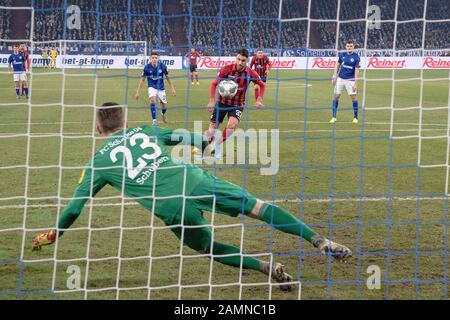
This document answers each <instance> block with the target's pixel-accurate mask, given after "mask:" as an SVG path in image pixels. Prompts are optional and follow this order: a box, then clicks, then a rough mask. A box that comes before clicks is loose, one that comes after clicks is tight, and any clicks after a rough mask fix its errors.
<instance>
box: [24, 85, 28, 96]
mask: <svg viewBox="0 0 450 320" xmlns="http://www.w3.org/2000/svg"><path fill="white" fill-rule="evenodd" d="M23 89H24V90H25V95H26V96H27V97H28V87H25V88H23Z"/></svg>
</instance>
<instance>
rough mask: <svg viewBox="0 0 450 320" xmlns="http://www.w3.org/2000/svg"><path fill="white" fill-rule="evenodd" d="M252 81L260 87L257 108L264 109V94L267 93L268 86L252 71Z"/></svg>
mask: <svg viewBox="0 0 450 320" xmlns="http://www.w3.org/2000/svg"><path fill="white" fill-rule="evenodd" d="M250 79H251V81H252V82H253V83H254V84H255V86H256V85H257V86H259V90H257V92H258V96H255V99H256V102H255V107H257V108H258V107H262V105H263V97H264V92H265V91H266V84H265V83H264V82H263V81H262V80H261V77H260V76H259V74H258V73H257V72H256V71H255V70H250ZM255 92H256V91H255Z"/></svg>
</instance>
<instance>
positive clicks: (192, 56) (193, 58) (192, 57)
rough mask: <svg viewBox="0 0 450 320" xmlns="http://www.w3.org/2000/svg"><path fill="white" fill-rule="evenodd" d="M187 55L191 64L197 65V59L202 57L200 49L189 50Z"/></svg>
mask: <svg viewBox="0 0 450 320" xmlns="http://www.w3.org/2000/svg"><path fill="white" fill-rule="evenodd" d="M186 57H189V64H190V65H191V66H195V65H197V60H198V59H200V54H199V53H198V51H195V52H194V53H192V52H191V51H189V52H188V53H186Z"/></svg>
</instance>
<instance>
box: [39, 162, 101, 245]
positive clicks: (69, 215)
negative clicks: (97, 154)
mask: <svg viewBox="0 0 450 320" xmlns="http://www.w3.org/2000/svg"><path fill="white" fill-rule="evenodd" d="M88 166H89V167H90V163H88ZM93 175H94V173H93V171H92V169H91V168H86V169H85V170H83V172H82V173H81V177H80V179H79V182H78V186H77V188H76V189H75V192H74V195H73V197H72V200H70V202H69V203H68V205H67V207H66V208H65V209H64V211H63V212H62V214H61V216H60V217H59V220H58V229H57V230H55V229H53V230H50V231H48V232H45V233H41V234H39V235H37V236H36V237H35V238H34V239H33V240H32V246H33V251H35V250H40V249H41V247H42V246H44V245H49V244H52V243H53V242H55V241H56V238H57V237H60V236H62V234H63V233H64V231H65V229H68V228H69V227H70V226H71V225H72V224H73V223H74V222H75V220H76V219H77V218H78V217H79V215H80V214H81V211H82V209H83V207H84V205H85V204H86V201H87V200H89V198H91V197H94V196H95V195H96V194H97V193H98V192H99V191H100V190H101V189H102V188H103V187H104V186H105V185H106V182H105V181H104V180H103V179H102V178H101V176H100V175H99V174H98V173H96V174H95V177H93ZM91 188H92V192H91Z"/></svg>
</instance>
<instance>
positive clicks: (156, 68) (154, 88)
mask: <svg viewBox="0 0 450 320" xmlns="http://www.w3.org/2000/svg"><path fill="white" fill-rule="evenodd" d="M150 59H151V62H150V63H149V64H147V65H146V66H145V68H144V72H143V73H142V79H141V81H140V82H139V87H138V89H137V91H136V95H135V98H136V100H138V99H139V96H140V94H141V89H142V86H143V84H144V82H145V79H147V83H148V96H149V98H150V111H151V113H152V119H153V125H155V126H156V125H158V120H157V119H156V98H159V101H160V103H161V107H162V108H161V115H162V119H163V121H164V123H166V122H167V114H166V112H167V98H166V90H165V89H164V77H165V78H166V80H167V82H168V83H169V85H170V88H171V89H172V95H173V96H176V94H177V93H176V91H175V87H174V86H173V83H172V81H171V80H170V78H169V71H168V70H167V66H166V65H165V64H164V63H162V62H159V61H158V54H157V53H155V52H152V54H151V55H150Z"/></svg>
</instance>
